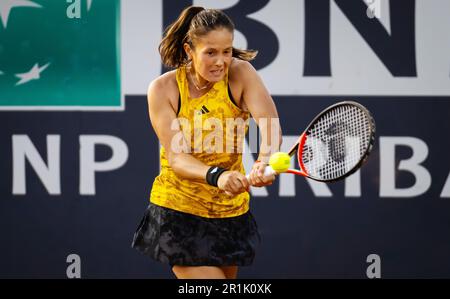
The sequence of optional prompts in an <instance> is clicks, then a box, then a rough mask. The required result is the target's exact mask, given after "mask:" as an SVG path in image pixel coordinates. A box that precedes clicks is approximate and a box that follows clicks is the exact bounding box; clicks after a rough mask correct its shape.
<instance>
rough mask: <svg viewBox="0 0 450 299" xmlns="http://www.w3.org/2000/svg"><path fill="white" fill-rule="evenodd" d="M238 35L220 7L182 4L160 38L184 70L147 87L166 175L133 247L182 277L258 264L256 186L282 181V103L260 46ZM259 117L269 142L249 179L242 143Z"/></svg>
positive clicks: (221, 274)
mask: <svg viewBox="0 0 450 299" xmlns="http://www.w3.org/2000/svg"><path fill="white" fill-rule="evenodd" d="M233 32H234V24H233V22H232V21H231V20H230V19H229V17H228V16H227V15H225V14H224V13H223V12H222V11H220V10H215V9H204V8H202V7H195V6H190V7H188V8H186V9H185V10H183V12H182V13H181V14H180V16H179V17H178V19H177V20H176V21H175V22H174V23H173V24H171V25H170V26H169V27H168V28H167V29H166V31H165V34H164V37H163V39H162V41H161V43H160V45H159V51H160V54H161V58H162V62H163V63H164V64H165V65H167V66H169V67H173V68H175V70H172V71H169V72H167V73H165V74H163V75H161V76H160V77H158V78H157V79H155V80H154V81H153V82H152V83H151V84H150V86H149V89H148V107H149V115H150V120H151V124H152V126H153V129H154V130H155V132H156V134H157V136H158V138H159V141H160V143H161V145H162V147H161V151H160V163H161V172H160V174H159V175H158V176H157V177H156V178H155V180H154V182H153V187H152V190H151V195H150V204H149V206H148V208H147V210H146V212H145V215H144V217H143V219H142V221H141V223H140V225H139V227H138V229H137V230H136V232H135V234H134V239H133V244H132V246H133V247H134V248H136V249H137V250H139V251H141V252H142V253H144V254H146V255H148V256H150V257H152V258H153V259H155V260H157V261H160V262H163V263H167V264H169V265H170V266H171V267H172V271H173V272H174V274H175V276H176V277H177V278H189V279H192V278H209V279H217V278H224V279H232V278H236V277H237V272H238V267H239V266H248V265H251V264H252V262H253V260H254V257H255V248H256V246H257V245H258V243H259V239H260V238H259V233H258V229H257V225H256V222H255V220H254V218H253V216H252V214H251V212H250V211H249V193H248V191H249V187H250V186H251V185H252V186H256V187H260V186H266V185H270V184H272V182H273V180H274V179H275V176H274V175H268V176H264V175H263V173H264V168H265V166H266V165H267V162H268V160H269V157H270V155H271V153H273V152H276V151H278V150H279V146H280V144H281V129H280V125H279V121H278V114H277V110H276V107H275V104H274V102H273V100H272V98H271V96H270V95H269V93H268V91H267V89H266V88H265V87H264V85H263V82H262V80H261V78H260V77H259V75H258V74H257V72H256V71H255V69H254V68H253V67H252V65H251V64H250V63H249V62H248V61H250V60H252V59H253V58H254V57H255V56H256V54H257V52H256V51H252V50H239V49H236V48H234V47H233ZM250 114H251V116H252V117H253V119H255V121H256V123H257V124H258V127H259V131H260V134H261V137H262V139H261V140H264V141H266V142H263V143H262V144H261V145H260V151H259V156H258V159H257V161H256V163H255V164H254V165H253V167H252V170H251V173H250V177H249V179H247V178H246V176H245V171H244V167H243V164H242V143H243V141H244V138H245V134H246V131H247V124H248V122H247V120H248V118H249V115H250ZM230 120H233V121H235V123H239V120H242V121H244V130H239V129H238V130H235V129H231V130H228V128H229V125H230ZM196 125H197V126H196ZM199 125H200V129H199V127H198V126H199ZM236 131H237V133H236ZM273 132H276V133H273Z"/></svg>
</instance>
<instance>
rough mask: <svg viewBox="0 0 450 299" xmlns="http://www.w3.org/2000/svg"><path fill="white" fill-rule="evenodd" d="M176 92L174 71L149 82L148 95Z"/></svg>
mask: <svg viewBox="0 0 450 299" xmlns="http://www.w3.org/2000/svg"><path fill="white" fill-rule="evenodd" d="M176 90H178V85H177V79H176V70H173V71H168V72H166V73H164V74H162V75H160V76H159V77H157V78H155V79H154V80H153V81H152V82H150V84H149V86H148V94H150V93H154V92H156V93H158V94H160V95H161V94H170V93H173V92H174V91H176Z"/></svg>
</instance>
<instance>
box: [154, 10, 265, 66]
mask: <svg viewBox="0 0 450 299" xmlns="http://www.w3.org/2000/svg"><path fill="white" fill-rule="evenodd" d="M218 28H226V29H228V30H230V31H231V32H232V33H233V31H234V24H233V21H231V19H230V18H229V17H228V16H227V15H226V14H225V13H223V12H222V11H221V10H218V9H204V8H203V7H199V6H189V7H187V8H185V9H184V10H183V11H182V12H181V14H180V16H179V17H178V19H177V20H176V21H175V22H174V23H172V24H171V25H169V26H168V27H167V28H166V30H165V31H164V37H163V39H162V41H161V43H160V44H159V53H160V54H161V60H162V62H163V63H164V64H165V65H166V66H169V67H179V66H182V65H184V64H186V63H187V62H188V57H187V55H186V52H185V51H184V48H183V45H184V43H189V44H190V45H191V47H194V40H195V39H196V38H197V37H199V36H203V35H205V34H207V33H208V32H210V31H212V30H215V29H218ZM256 54H258V51H255V50H241V49H236V48H233V52H232V55H233V57H236V58H239V59H242V60H246V61H250V60H252V59H254V58H255V57H256Z"/></svg>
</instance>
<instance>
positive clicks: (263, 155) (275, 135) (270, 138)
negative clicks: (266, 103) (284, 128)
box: [258, 118, 282, 162]
mask: <svg viewBox="0 0 450 299" xmlns="http://www.w3.org/2000/svg"><path fill="white" fill-rule="evenodd" d="M258 123H259V131H260V134H261V144H260V147H259V155H258V160H260V161H263V162H268V161H269V158H270V155H271V154H273V153H275V152H278V151H280V147H281V142H282V133H281V127H280V121H279V119H278V118H266V120H264V121H262V120H261V119H260V120H259V122H258Z"/></svg>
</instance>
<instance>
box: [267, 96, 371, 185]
mask: <svg viewBox="0 0 450 299" xmlns="http://www.w3.org/2000/svg"><path fill="white" fill-rule="evenodd" d="M374 140H375V122H374V120H373V118H372V116H371V114H370V112H369V110H367V109H366V108H365V107H364V106H363V105H361V104H359V103H357V102H353V101H344V102H339V103H336V104H334V105H332V106H329V107H328V108H326V109H325V110H323V111H322V112H320V113H319V115H317V116H316V117H315V118H314V120H313V121H312V122H311V123H310V124H309V125H308V127H307V129H306V130H305V131H304V132H303V133H302V134H301V135H300V137H299V138H298V141H297V142H296V143H295V144H294V145H293V146H292V148H291V149H290V150H289V152H288V154H289V155H290V156H293V155H295V154H297V160H298V165H299V166H300V169H288V170H287V171H286V173H292V174H297V175H301V176H304V177H307V178H310V179H313V180H316V181H320V182H333V181H337V180H340V179H343V178H345V177H347V176H349V175H351V174H352V173H354V172H355V171H357V170H358V169H359V168H360V167H361V166H362V165H363V164H364V162H365V161H366V160H367V158H368V156H369V154H370V151H371V150H372V147H373V143H374ZM271 174H277V172H275V171H274V170H273V169H272V167H270V166H267V167H266V168H265V171H264V175H271Z"/></svg>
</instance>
